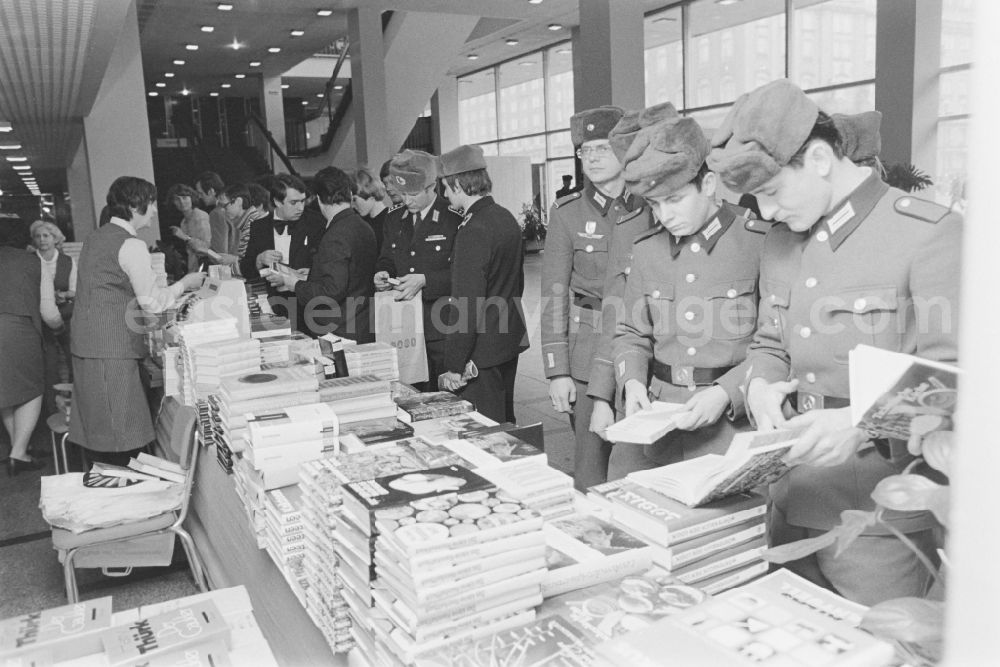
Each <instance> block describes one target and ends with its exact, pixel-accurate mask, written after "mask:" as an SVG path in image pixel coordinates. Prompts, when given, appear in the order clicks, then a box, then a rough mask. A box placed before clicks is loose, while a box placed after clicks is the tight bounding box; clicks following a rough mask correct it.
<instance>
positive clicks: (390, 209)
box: [388, 204, 406, 213]
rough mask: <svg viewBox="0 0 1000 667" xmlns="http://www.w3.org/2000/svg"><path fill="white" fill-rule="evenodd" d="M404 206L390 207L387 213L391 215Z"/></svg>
mask: <svg viewBox="0 0 1000 667" xmlns="http://www.w3.org/2000/svg"><path fill="white" fill-rule="evenodd" d="M404 206H406V204H396V205H395V206H390V207H389V210H388V213H392V212H393V211H395V210H397V209H401V208H403V207H404Z"/></svg>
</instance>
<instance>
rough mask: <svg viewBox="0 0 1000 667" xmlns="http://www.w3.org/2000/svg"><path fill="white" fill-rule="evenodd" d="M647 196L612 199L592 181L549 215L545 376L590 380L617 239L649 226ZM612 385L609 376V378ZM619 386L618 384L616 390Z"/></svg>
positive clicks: (544, 276)
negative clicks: (644, 197)
mask: <svg viewBox="0 0 1000 667" xmlns="http://www.w3.org/2000/svg"><path fill="white" fill-rule="evenodd" d="M643 206H644V204H643V200H642V198H641V197H636V196H635V195H632V194H629V193H628V191H627V190H626V191H625V192H623V194H622V196H620V197H615V198H611V197H608V196H606V195H604V194H601V192H599V191H598V190H597V188H595V187H594V186H593V184H591V183H589V182H588V183H587V185H586V187H585V188H584V189H583V190H582V191H580V192H574V193H573V194H571V195H567V196H566V197H563V198H561V199H559V200H557V201H556V202H555V204H553V206H552V211H551V212H550V214H549V225H548V232H547V233H546V236H545V262H544V263H543V266H542V321H541V329H542V368H543V369H544V370H545V377H547V378H553V377H558V376H561V375H569V376H572V377H573V378H575V379H576V380H579V381H580V382H588V381H589V380H590V373H591V366H592V365H593V363H594V355H595V353H596V352H597V350H598V348H599V347H600V336H601V303H602V299H603V296H604V286H605V285H604V283H605V279H606V278H607V273H608V266H609V263H610V261H609V257H610V251H611V247H612V238H613V236H614V234H615V233H617V231H618V229H617V228H618V225H619V223H621V224H622V225H627V227H626V226H623V227H622V232H623V235H624V236H626V237H634V235H635V230H634V226H635V225H639V226H644V227H645V228H647V229H648V226H649V221H648V217H646V216H644V215H643V213H642V211H643ZM604 384H606V380H605V383H604ZM613 391H614V390H613V389H612V392H613Z"/></svg>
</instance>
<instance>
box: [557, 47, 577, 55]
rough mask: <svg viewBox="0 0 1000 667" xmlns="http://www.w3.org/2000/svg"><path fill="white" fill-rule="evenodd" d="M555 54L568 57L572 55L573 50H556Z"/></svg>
mask: <svg viewBox="0 0 1000 667" xmlns="http://www.w3.org/2000/svg"><path fill="white" fill-rule="evenodd" d="M556 53H558V54H559V55H561V56H568V55H569V54H571V53H573V49H556Z"/></svg>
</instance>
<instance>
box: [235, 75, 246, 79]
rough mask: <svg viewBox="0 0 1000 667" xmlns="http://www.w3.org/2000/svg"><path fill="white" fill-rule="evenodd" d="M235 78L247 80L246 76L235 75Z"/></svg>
mask: <svg viewBox="0 0 1000 667" xmlns="http://www.w3.org/2000/svg"><path fill="white" fill-rule="evenodd" d="M236 78H237V79H245V78H247V75H246V74H237V75H236Z"/></svg>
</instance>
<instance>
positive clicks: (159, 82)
mask: <svg viewBox="0 0 1000 667" xmlns="http://www.w3.org/2000/svg"><path fill="white" fill-rule="evenodd" d="M156 87H157V88H166V87H167V84H165V83H163V82H162V81H157V82H156Z"/></svg>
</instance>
